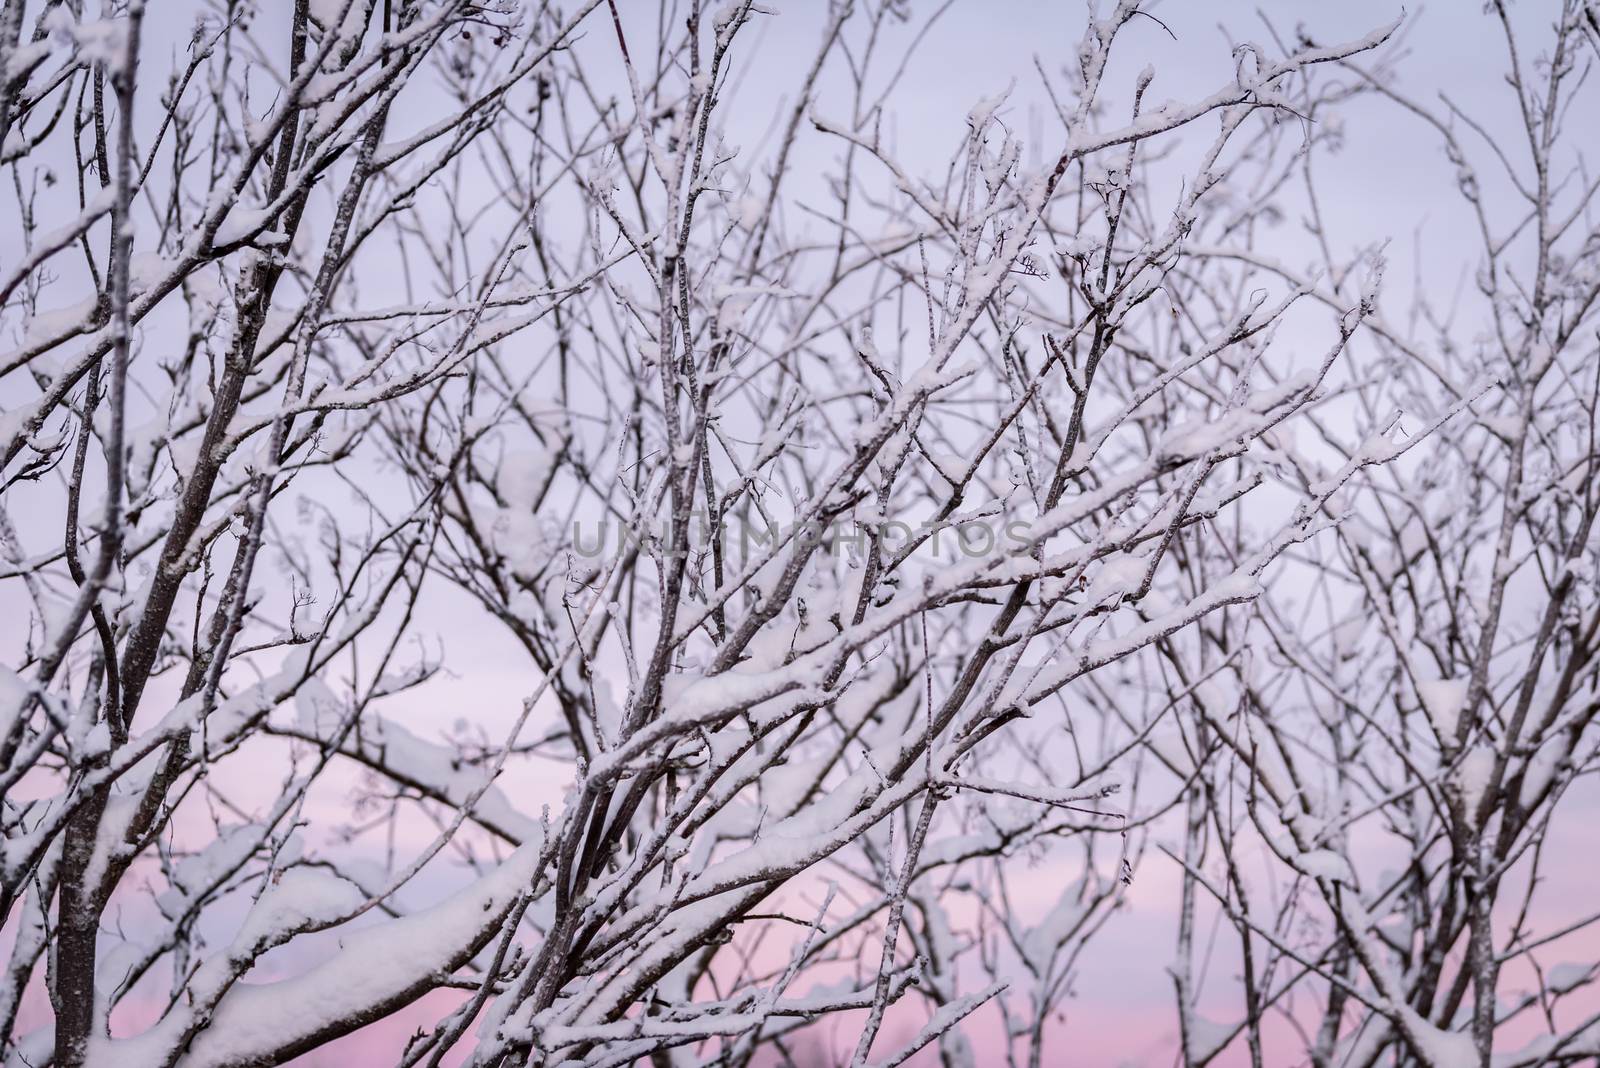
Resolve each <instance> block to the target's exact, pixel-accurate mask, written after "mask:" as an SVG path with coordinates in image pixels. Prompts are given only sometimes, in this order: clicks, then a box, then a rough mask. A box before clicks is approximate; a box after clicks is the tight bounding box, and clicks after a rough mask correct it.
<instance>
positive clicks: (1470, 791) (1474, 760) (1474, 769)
mask: <svg viewBox="0 0 1600 1068" xmlns="http://www.w3.org/2000/svg"><path fill="white" fill-rule="evenodd" d="M1493 774H1494V750H1493V749H1491V748H1489V747H1488V746H1486V745H1475V746H1473V747H1472V748H1471V749H1470V750H1468V751H1467V755H1466V756H1464V757H1462V758H1461V764H1460V766H1459V767H1457V768H1456V775H1455V779H1456V787H1457V788H1458V789H1459V790H1460V791H1461V804H1462V807H1463V808H1465V809H1466V812H1467V814H1468V815H1469V816H1470V815H1471V814H1472V813H1474V812H1476V811H1477V809H1478V804H1479V802H1481V801H1482V800H1483V792H1484V791H1485V790H1487V789H1488V788H1489V778H1490V776H1492V775H1493Z"/></svg>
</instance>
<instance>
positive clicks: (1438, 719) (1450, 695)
mask: <svg viewBox="0 0 1600 1068" xmlns="http://www.w3.org/2000/svg"><path fill="white" fill-rule="evenodd" d="M1417 697H1418V698H1419V699H1420V700H1421V701H1422V708H1423V710H1424V711H1426V712H1427V713H1428V722H1430V723H1432V724H1433V729H1434V732H1435V733H1437V734H1438V735H1439V737H1440V738H1441V739H1444V738H1454V737H1455V736H1456V727H1457V725H1458V724H1459V723H1460V722H1461V707H1462V705H1464V704H1466V701H1467V680H1466V679H1429V680H1426V681H1424V682H1419V683H1417Z"/></svg>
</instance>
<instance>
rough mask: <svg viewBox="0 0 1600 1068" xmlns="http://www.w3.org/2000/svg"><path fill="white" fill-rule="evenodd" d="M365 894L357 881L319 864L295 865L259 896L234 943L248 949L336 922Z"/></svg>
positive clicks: (359, 901)
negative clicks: (310, 866)
mask: <svg viewBox="0 0 1600 1068" xmlns="http://www.w3.org/2000/svg"><path fill="white" fill-rule="evenodd" d="M365 900H366V895H365V894H364V893H362V892H361V889H360V888H359V887H357V886H356V885H355V884H354V883H351V882H349V881H347V880H345V879H341V878H339V877H338V876H337V875H334V874H332V873H331V872H326V871H322V870H320V869H317V868H307V867H296V868H290V869H289V870H288V871H286V872H281V873H279V874H278V875H277V876H275V877H274V883H273V885H272V886H271V887H269V888H268V889H267V892H266V893H264V894H262V895H261V897H260V898H258V899H257V900H256V903H255V905H254V907H252V908H251V909H250V913H249V915H247V916H246V917H245V919H244V923H243V924H242V925H241V926H240V928H239V932H238V934H237V935H235V936H234V945H235V946H238V947H241V948H242V949H244V950H245V951H246V952H248V951H249V950H250V949H251V948H253V947H255V946H259V945H270V944H273V943H275V942H278V941H280V940H282V939H283V937H284V936H286V935H289V934H293V933H297V932H300V931H309V930H313V929H316V928H321V927H326V926H327V925H329V924H332V923H337V922H338V921H340V920H342V919H343V918H344V917H346V916H348V915H349V914H350V913H352V912H354V911H355V910H356V909H357V908H358V907H359V906H360V905H361V904H362V902H363V901H365Z"/></svg>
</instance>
